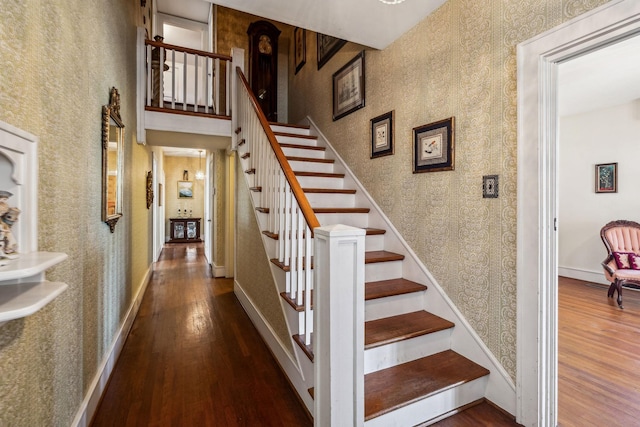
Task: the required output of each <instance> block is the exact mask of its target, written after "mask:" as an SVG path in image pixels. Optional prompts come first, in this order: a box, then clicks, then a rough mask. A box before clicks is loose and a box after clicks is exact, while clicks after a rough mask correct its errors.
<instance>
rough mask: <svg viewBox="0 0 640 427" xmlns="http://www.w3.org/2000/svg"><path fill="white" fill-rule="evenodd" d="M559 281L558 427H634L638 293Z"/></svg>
mask: <svg viewBox="0 0 640 427" xmlns="http://www.w3.org/2000/svg"><path fill="white" fill-rule="evenodd" d="M607 288H608V287H607V286H604V285H597V284H589V283H585V282H582V281H579V280H575V279H568V278H565V277H560V278H559V294H558V301H559V303H558V309H559V310H558V424H559V425H560V426H562V427H570V426H576V427H578V426H579V427H585V426H638V425H640V292H638V291H632V290H628V289H624V290H623V291H622V293H623V295H624V307H625V308H624V310H621V309H619V308H618V305H617V304H616V303H615V300H614V299H612V298H607Z"/></svg>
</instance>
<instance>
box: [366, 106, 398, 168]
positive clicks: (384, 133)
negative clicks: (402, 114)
mask: <svg viewBox="0 0 640 427" xmlns="http://www.w3.org/2000/svg"><path fill="white" fill-rule="evenodd" d="M394 114H395V112H394V111H389V112H388V113H385V114H383V115H381V116H378V117H376V118H373V119H371V158H372V159H373V158H375V157H382V156H389V155H391V154H393V132H394V131H393V121H394Z"/></svg>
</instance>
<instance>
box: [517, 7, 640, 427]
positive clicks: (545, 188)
mask: <svg viewBox="0 0 640 427" xmlns="http://www.w3.org/2000/svg"><path fill="white" fill-rule="evenodd" d="M638 33H640V2H639V1H637V0H614V1H611V2H609V3H607V4H605V5H603V6H601V7H599V8H596V9H594V10H593V11H591V12H589V13H586V14H584V15H581V16H579V17H577V18H575V19H573V20H571V21H568V22H566V23H564V24H563V25H560V26H559V27H556V28H554V29H552V30H550V31H547V32H545V33H543V34H541V35H539V36H536V37H534V38H533V39H530V40H528V41H526V42H523V43H521V44H520V45H518V218H517V221H518V225H517V233H518V240H517V251H518V252H517V292H518V298H517V316H518V319H517V320H518V326H517V334H518V335H517V343H518V344H517V378H516V384H517V387H516V393H517V413H516V418H517V421H518V422H519V423H521V424H523V425H525V426H541V427H552V426H555V425H556V424H557V406H558V401H557V391H558V374H557V368H558V342H557V332H558V329H557V319H558V304H557V294H558V273H557V245H558V242H557V233H556V232H555V220H556V218H557V191H558V190H557V162H558V111H557V95H558V93H557V92H558V84H557V83H558V82H557V76H558V65H559V64H560V63H561V62H564V61H568V60H570V59H572V58H575V57H576V56H580V55H583V54H585V53H588V52H590V51H593V50H597V49H599V48H602V47H604V46H606V45H608V44H611V43H614V42H616V41H619V40H621V39H625V38H628V37H631V36H633V35H637V34H638Z"/></svg>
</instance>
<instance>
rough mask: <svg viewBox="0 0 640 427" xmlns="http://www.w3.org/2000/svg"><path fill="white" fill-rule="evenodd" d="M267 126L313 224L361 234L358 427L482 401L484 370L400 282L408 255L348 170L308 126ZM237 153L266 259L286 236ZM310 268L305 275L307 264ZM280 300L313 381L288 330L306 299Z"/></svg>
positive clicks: (300, 339) (282, 269) (419, 295)
mask: <svg viewBox="0 0 640 427" xmlns="http://www.w3.org/2000/svg"><path fill="white" fill-rule="evenodd" d="M271 129H272V131H273V133H274V135H275V136H276V139H277V141H278V143H279V144H280V147H281V149H282V151H283V153H284V155H285V156H286V158H287V160H288V162H289V164H290V165H291V169H292V170H293V171H294V174H295V177H296V178H297V180H298V182H299V183H300V185H301V187H302V189H303V191H304V195H305V196H306V198H307V199H308V201H309V204H310V205H311V207H312V208H313V212H314V213H315V215H316V217H317V219H318V221H319V223H320V224H321V225H323V226H324V225H330V224H344V225H349V226H352V227H358V228H363V229H364V230H365V231H366V238H365V248H366V249H365V281H366V283H365V301H366V302H365V356H364V373H365V379H364V384H365V402H364V417H365V425H367V426H395V425H397V426H405V425H416V424H423V425H428V424H430V423H433V422H436V421H438V420H440V419H442V418H444V417H446V416H448V415H451V414H453V413H456V412H458V411H460V410H462V409H464V408H466V407H469V406H473V405H474V404H477V403H480V402H481V401H483V400H484V396H485V390H486V387H487V383H488V381H489V380H488V378H489V371H488V370H487V369H485V368H484V367H482V366H480V365H478V364H476V363H474V362H472V361H471V360H469V359H467V358H465V357H464V356H462V355H460V354H458V353H457V352H455V351H453V350H452V349H451V346H452V344H451V343H452V334H453V333H454V330H455V325H454V324H453V323H452V322H450V321H449V320H446V319H444V318H442V317H439V316H437V315H435V314H433V313H430V312H428V311H425V307H427V306H429V304H428V303H427V302H428V299H429V291H428V290H427V286H425V285H423V284H421V283H417V282H416V281H413V280H409V279H408V278H407V274H405V273H406V271H407V269H409V270H410V269H411V268H410V267H408V266H407V264H406V263H407V261H406V260H405V258H406V256H407V254H406V253H403V250H402V249H403V248H402V246H401V245H398V244H397V240H396V239H394V238H392V237H389V236H387V231H388V230H386V229H385V228H384V224H383V223H382V222H381V221H380V220H379V218H378V217H377V216H376V215H372V207H373V206H371V205H370V201H369V199H368V198H366V197H363V196H362V195H361V194H359V192H358V191H357V190H356V188H355V186H352V184H353V182H351V181H350V180H349V178H348V177H347V176H346V175H345V170H346V167H345V166H344V165H342V164H341V163H340V162H337V161H336V158H335V156H334V155H333V154H332V152H331V151H330V150H329V151H328V150H327V147H325V146H322V145H320V144H319V142H318V138H317V137H315V136H313V135H310V132H309V128H305V127H299V126H288V125H284V124H271ZM238 152H239V155H240V158H241V159H242V160H241V165H242V167H243V168H245V169H243V170H244V171H245V172H246V177H247V179H248V182H249V187H250V189H251V191H252V194H253V195H254V203H255V204H254V206H255V207H256V211H257V212H258V214H257V215H258V219H259V224H260V226H261V227H262V229H263V234H264V235H265V236H266V239H265V241H266V243H267V244H266V245H265V246H266V250H267V253H268V254H274V253H275V247H276V246H277V244H278V241H279V239H287V238H290V236H281V235H279V234H278V233H275V232H273V230H271V229H269V220H268V219H267V217H268V214H269V208H268V207H265V206H260V200H261V198H260V197H259V195H260V193H261V192H262V187H261V186H260V185H258V184H256V183H253V182H252V180H253V177H255V173H256V170H255V169H254V168H252V167H250V164H249V163H248V160H249V158H250V157H251V154H252V153H251V152H250V151H248V150H247V148H246V147H244V146H243V145H240V146H239V147H238ZM381 225H382V226H381ZM270 256H271V257H272V259H271V262H272V264H273V266H274V267H275V269H277V270H278V271H279V273H278V274H276V277H277V279H278V277H279V278H280V279H281V280H283V281H285V282H287V281H290V280H291V278H289V277H288V276H287V275H289V274H291V272H290V271H289V266H288V265H287V263H286V262H283V261H279V260H278V259H277V258H275V255H270ZM309 266H310V267H311V268H313V261H311V263H310V264H309ZM408 275H409V276H411V275H412V274H411V273H409V274H408ZM413 276H415V274H413ZM283 288H284V287H283ZM281 296H282V298H283V299H284V301H286V302H287V304H286V307H288V313H287V318H288V322H289V325H290V328H291V330H292V331H294V333H292V336H293V339H294V341H295V342H296V343H297V344H298V346H299V349H300V350H301V351H302V353H301V354H303V356H300V357H299V360H300V363H301V364H302V365H306V366H303V371H304V372H306V373H307V375H306V377H307V378H311V379H312V378H313V375H312V374H311V375H309V373H312V372H313V368H312V365H311V364H312V362H313V357H314V355H313V340H312V339H305V337H304V336H303V335H302V334H299V333H295V332H296V331H299V330H301V328H299V327H298V323H297V322H299V321H300V319H301V316H300V313H301V312H303V311H304V310H305V299H304V297H303V298H300V294H299V293H294V292H287V291H284V292H282V293H281ZM312 300H313V298H312V295H311V298H308V299H307V301H311V304H313V303H312ZM305 359H306V360H305ZM310 387H312V384H310ZM310 393H312V394H313V389H312V388H310Z"/></svg>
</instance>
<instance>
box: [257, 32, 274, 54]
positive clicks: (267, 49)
mask: <svg viewBox="0 0 640 427" xmlns="http://www.w3.org/2000/svg"><path fill="white" fill-rule="evenodd" d="M258 51H260V53H262V54H264V55H271V51H272V49H271V39H270V38H269V36H267V35H264V34H263V35H261V36H260V41H259V42H258Z"/></svg>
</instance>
